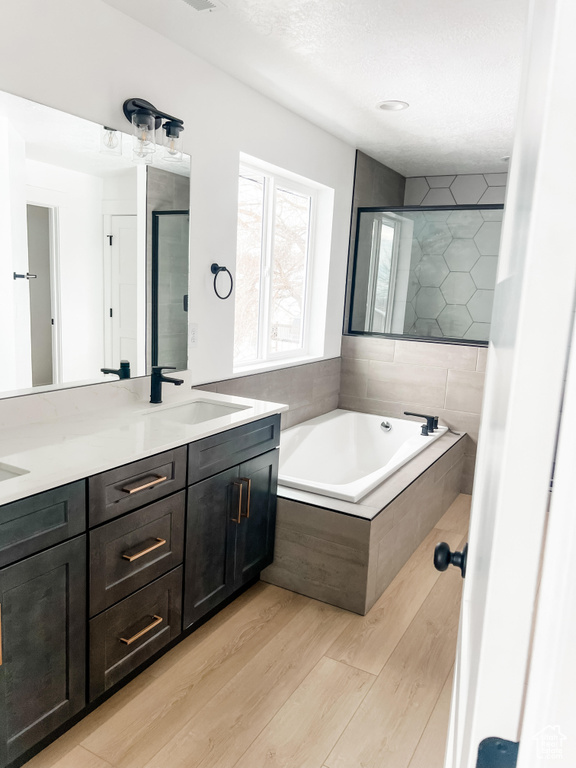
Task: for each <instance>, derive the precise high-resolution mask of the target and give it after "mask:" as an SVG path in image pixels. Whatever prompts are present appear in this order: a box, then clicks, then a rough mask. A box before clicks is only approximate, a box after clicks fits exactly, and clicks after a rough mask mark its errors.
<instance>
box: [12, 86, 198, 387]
mask: <svg viewBox="0 0 576 768" xmlns="http://www.w3.org/2000/svg"><path fill="white" fill-rule="evenodd" d="M102 135H103V129H102V126H100V125H97V124H96V123H91V122H90V121H87V120H83V119H80V118H77V117H74V116H72V115H68V114H66V113H63V112H60V111H58V110H54V109H51V108H49V107H45V106H42V105H39V104H35V103H33V102H30V101H28V100H26V99H21V98H19V97H16V96H12V95H10V94H6V93H1V92H0V160H1V162H0V165H1V166H2V168H3V173H2V174H0V226H2V231H3V233H4V246H5V247H4V248H3V250H2V253H1V254H0V322H2V328H3V332H4V340H3V343H2V360H3V373H2V376H1V378H0V393H3V394H4V395H6V394H9V393H15V392H26V391H28V390H29V389H30V388H33V387H56V388H58V387H60V386H66V385H74V384H80V383H88V382H95V381H113V380H115V379H116V377H115V376H111V375H108V376H105V375H104V374H102V373H101V371H100V369H101V368H112V369H117V368H119V365H120V361H121V360H123V359H125V360H129V361H130V367H131V375H132V376H140V375H145V374H146V373H149V371H150V366H151V364H152V358H151V335H152V330H153V329H152V320H151V316H150V295H151V290H152V289H151V285H150V278H151V258H152V255H151V210H152V209H154V206H156V207H157V209H159V210H166V209H174V210H179V211H184V212H186V211H187V210H188V208H189V189H190V181H189V175H190V158H189V157H188V156H185V162H184V163H182V164H166V167H165V168H162V167H155V166H154V165H153V166H146V165H135V164H134V162H133V160H132V150H131V137H130V136H127V135H123V134H121V133H120V132H118V136H119V138H120V141H121V144H122V146H123V150H122V153H121V154H114V153H110V154H108V153H105V152H102V151H101V144H102ZM155 161H156V158H155ZM158 165H159V166H162V162H161V161H160V162H159V163H158ZM176 189H177V190H178V194H177V195H174V194H173V192H170V193H169V194H168V191H169V190H176ZM180 230H181V231H180V240H181V242H180V249H181V253H180V260H179V262H178V265H177V274H178V276H177V283H178V286H179V289H181V288H182V286H184V290H182V294H183V295H184V294H187V293H188V288H187V283H188V230H187V228H186V227H181V228H180ZM183 238H185V239H186V242H185V243H184V241H183ZM168 247H169V248H170V247H171V246H168ZM15 275H17V277H15ZM175 282H176V279H175ZM182 314H184V313H183V312H181V313H180V315H178V316H176V313H175V312H174V311H173V310H172V312H168V311H166V312H162V313H160V314H159V315H158V322H159V323H160V324H161V325H160V327H159V328H156V329H154V332H155V333H156V334H157V335H158V336H166V337H170V336H171V335H173V334H174V333H176V334H177V335H178V336H179V337H180V338H182V337H185V336H186V333H183V331H182V328H183V322H182V317H181V315H182ZM185 317H186V316H184V323H185ZM172 321H174V329H177V330H174V329H172V328H171V327H170V323H171V322H172ZM166 351H167V354H168V355H170V354H171V352H172V350H171V349H168V350H166ZM161 362H162V363H164V364H166V365H176V366H177V367H178V368H181V369H182V368H186V365H187V355H186V341H184V342H183V344H181V346H180V348H179V349H178V354H177V359H175V360H172V359H166V358H165V359H163V360H162V361H161Z"/></svg>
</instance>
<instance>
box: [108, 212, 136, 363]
mask: <svg viewBox="0 0 576 768" xmlns="http://www.w3.org/2000/svg"><path fill="white" fill-rule="evenodd" d="M110 218H111V233H112V234H111V236H110V237H111V242H109V245H108V247H109V248H110V283H111V284H110V307H109V308H108V316H109V322H110V328H111V334H110V340H111V350H110V351H111V357H110V360H111V362H110V365H111V366H113V367H115V368H116V367H118V366H119V365H120V360H129V361H130V367H131V369H132V371H133V372H135V371H137V370H138V369H139V362H140V361H139V360H138V342H137V339H138V293H137V285H138V282H137V278H138V249H137V242H136V239H137V235H136V218H137V217H136V216H111V217H110Z"/></svg>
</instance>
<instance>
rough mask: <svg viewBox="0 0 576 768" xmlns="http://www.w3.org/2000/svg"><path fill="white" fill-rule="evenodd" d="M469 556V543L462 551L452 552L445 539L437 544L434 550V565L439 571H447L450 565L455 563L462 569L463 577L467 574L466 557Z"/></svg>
mask: <svg viewBox="0 0 576 768" xmlns="http://www.w3.org/2000/svg"><path fill="white" fill-rule="evenodd" d="M467 557H468V544H466V546H465V547H464V549H463V550H462V552H451V551H450V547H449V546H448V544H446V542H445V541H441V542H440V544H436V549H435V550H434V567H435V568H436V570H438V571H445V570H446V569H447V568H448V566H449V565H454V566H456V568H460V570H461V571H462V578H464V577H465V576H466V559H467Z"/></svg>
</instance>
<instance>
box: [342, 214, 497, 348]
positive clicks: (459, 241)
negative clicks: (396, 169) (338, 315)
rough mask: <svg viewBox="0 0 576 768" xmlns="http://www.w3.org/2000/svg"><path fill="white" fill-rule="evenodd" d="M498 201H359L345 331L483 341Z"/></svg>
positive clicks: (491, 287) (486, 333)
mask: <svg viewBox="0 0 576 768" xmlns="http://www.w3.org/2000/svg"><path fill="white" fill-rule="evenodd" d="M502 215H503V206H502V205H486V206H457V207H442V208H437V207H435V208H431V207H430V208H427V207H404V208H359V209H358V223H357V231H356V244H355V251H354V263H353V277H352V292H351V299H350V311H349V314H348V317H349V326H348V328H347V329H346V330H347V332H348V333H352V334H358V333H360V334H377V335H386V336H392V337H408V338H415V339H423V340H434V341H446V342H458V343H469V344H478V345H482V344H486V343H487V341H488V337H489V333H490V319H491V315H492V303H493V298H494V287H495V284H496V267H497V264H498V252H499V245H500V230H501V226H502Z"/></svg>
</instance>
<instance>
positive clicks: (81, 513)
mask: <svg viewBox="0 0 576 768" xmlns="http://www.w3.org/2000/svg"><path fill="white" fill-rule="evenodd" d="M85 487H86V485H85V482H84V480H80V481H78V482H77V483H70V484H69V485H62V486H60V487H59V488H53V489H52V490H50V491H45V492H44V493H38V494H36V495H35V496H28V497H27V498H26V499H22V500H21V501H14V502H12V503H11V504H3V505H2V506H0V566H3V565H8V564H9V563H13V562H15V561H16V560H20V559H22V558H23V557H27V556H28V555H33V554H35V553H36V552H40V550H42V549H46V548H47V547H51V546H52V545H53V544H59V543H60V542H61V541H65V540H66V539H70V538H72V537H73V536H76V535H77V534H79V533H82V532H83V531H85V530H86V492H85Z"/></svg>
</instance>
